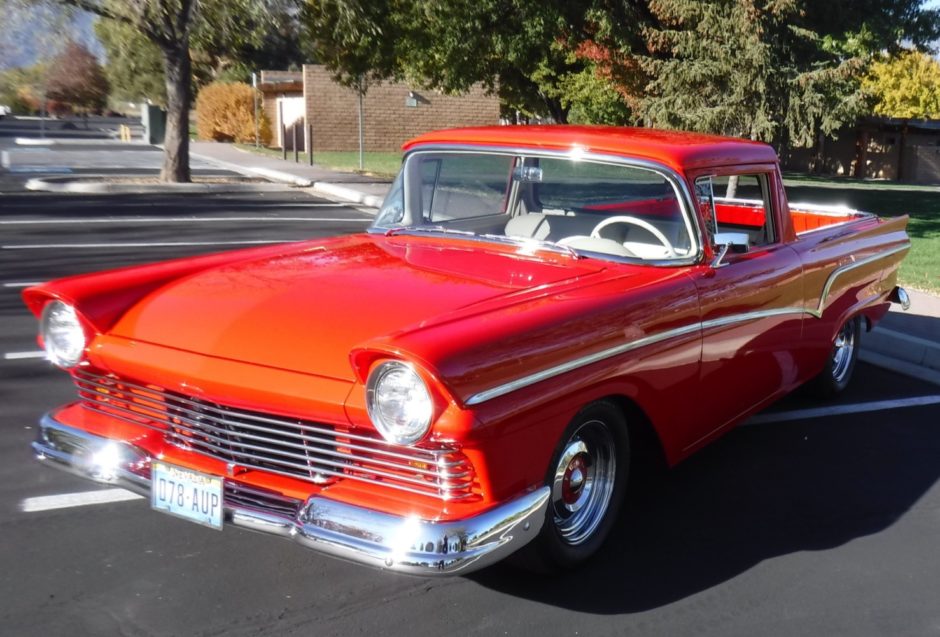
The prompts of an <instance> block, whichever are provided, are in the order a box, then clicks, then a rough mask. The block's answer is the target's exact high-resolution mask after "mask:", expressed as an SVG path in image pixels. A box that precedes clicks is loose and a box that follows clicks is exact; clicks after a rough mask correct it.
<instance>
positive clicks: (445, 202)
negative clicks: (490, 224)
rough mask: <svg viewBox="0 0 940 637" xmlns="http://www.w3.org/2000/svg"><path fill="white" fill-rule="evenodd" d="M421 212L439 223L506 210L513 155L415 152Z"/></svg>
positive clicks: (414, 159)
mask: <svg viewBox="0 0 940 637" xmlns="http://www.w3.org/2000/svg"><path fill="white" fill-rule="evenodd" d="M412 161H419V162H421V163H420V166H418V176H419V179H420V183H421V216H422V218H423V219H424V220H425V221H428V222H431V223H440V222H445V221H450V220H455V219H469V218H472V217H484V216H487V215H498V214H503V213H505V212H506V196H507V193H508V186H509V183H510V176H511V173H512V167H513V164H514V162H515V158H514V157H511V156H507V155H471V154H467V155H461V154H441V155H417V156H415V157H414V158H413V160H412Z"/></svg>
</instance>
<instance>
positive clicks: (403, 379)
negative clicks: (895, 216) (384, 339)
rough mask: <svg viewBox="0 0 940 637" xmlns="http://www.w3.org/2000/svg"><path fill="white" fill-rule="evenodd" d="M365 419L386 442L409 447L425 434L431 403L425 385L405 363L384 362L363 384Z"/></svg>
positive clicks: (431, 412)
mask: <svg viewBox="0 0 940 637" xmlns="http://www.w3.org/2000/svg"><path fill="white" fill-rule="evenodd" d="M366 406H367V408H368V410H369V418H371V419H372V424H374V425H375V427H376V429H378V430H379V433H381V434H382V436H384V437H385V439H386V440H388V441H389V442H394V443H398V444H402V445H410V444H411V443H413V442H417V441H418V440H420V439H421V438H422V436H424V434H426V433H427V432H428V428H429V427H430V426H431V416H432V415H433V413H434V401H432V400H431V392H429V391H428V388H427V385H425V384H424V381H423V380H421V377H420V376H418V373H417V372H415V370H414V369H413V368H412V367H411V366H410V365H408V364H406V363H401V362H399V361H388V362H386V363H382V364H381V365H379V366H378V367H376V368H375V369H374V370H372V373H371V374H369V380H368V382H367V383H366Z"/></svg>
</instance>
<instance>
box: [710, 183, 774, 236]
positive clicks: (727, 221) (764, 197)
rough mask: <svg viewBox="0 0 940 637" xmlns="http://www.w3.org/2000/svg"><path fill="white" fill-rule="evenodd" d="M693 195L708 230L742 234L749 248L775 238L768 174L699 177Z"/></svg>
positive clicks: (712, 232)
mask: <svg viewBox="0 0 940 637" xmlns="http://www.w3.org/2000/svg"><path fill="white" fill-rule="evenodd" d="M695 191H696V198H697V199H698V202H699V206H700V208H701V209H702V213H703V216H704V218H705V221H706V227H707V228H708V231H709V233H711V235H712V236H714V235H715V234H717V233H736V234H741V233H744V234H746V235H747V237H748V247H749V249H754V248H759V247H761V246H766V245H770V244H773V243H776V241H777V236H778V234H777V228H776V227H775V224H774V214H773V207H772V205H771V199H770V175H768V174H766V173H756V174H748V173H742V174H739V175H719V176H713V177H701V178H699V179H698V180H696V182H695Z"/></svg>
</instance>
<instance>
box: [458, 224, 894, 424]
mask: <svg viewBox="0 0 940 637" xmlns="http://www.w3.org/2000/svg"><path fill="white" fill-rule="evenodd" d="M910 246H911V244H910V242H907V243H905V244H903V245H900V246H897V247H895V248H891V249H889V250H885V251H883V252H878V253H876V254H873V255H870V256H868V257H865V258H864V259H860V260H858V261H855V262H853V263H849V264H846V265H842V266H839V267H838V268H836V269H834V270H833V271H832V272H831V273H830V274H829V277H828V278H827V279H826V284H825V285H824V286H823V290H822V293H821V294H820V298H819V304H818V305H817V306H816V309H815V310H810V309H805V308H800V307H783V308H774V309H770V310H758V311H755V312H744V313H742V314H732V315H728V316H723V317H721V318H717V319H710V320H707V321H696V322H695V323H690V324H689V325H685V326H683V327H677V328H674V329H671V330H666V331H665V332H660V333H658V334H652V335H650V336H646V337H643V338H640V339H637V340H634V341H629V342H627V343H623V344H621V345H617V346H615V347H610V348H608V349H605V350H601V351H599V352H595V353H593V354H589V355H587V356H582V357H579V358H576V359H573V360H570V361H568V362H566V363H562V364H560V365H556V366H554V367H549V368H548V369H543V370H541V371H539V372H535V373H534V374H529V375H527V376H523V377H521V378H517V379H516V380H513V381H510V382H508V383H504V384H502V385H498V386H496V387H493V388H491V389H487V390H484V391H481V392H478V393H476V394H473V395H472V396H470V398H468V399H467V401H466V405H467V406H473V405H479V404H480V403H484V402H486V401H488V400H492V399H493V398H498V397H499V396H504V395H506V394H509V393H511V392H514V391H516V390H518V389H522V388H523V387H528V386H530V385H534V384H535V383H538V382H541V381H543V380H548V379H550V378H554V377H555V376H559V375H561V374H564V373H566V372H570V371H573V370H575V369H578V368H580V367H585V366H587V365H591V364H593V363H598V362H600V361H602V360H606V359H608V358H613V357H614V356H619V355H620V354H625V353H627V352H630V351H633V350H635V349H639V348H641V347H645V346H647V345H653V344H655V343H660V342H662V341H666V340H669V339H671V338H677V337H679V336H685V335H687V334H691V333H693V332H696V331H705V330H709V329H713V328H716V327H725V326H728V325H734V324H736V323H745V322H748V321H754V320H758V319H764V318H771V317H775V316H787V315H803V314H809V315H810V316H813V317H815V318H817V319H820V318H822V314H823V310H824V309H825V305H826V301H827V300H828V297H829V293H830V292H831V291H832V286H833V284H834V283H835V281H836V279H838V278H839V277H840V276H841V275H843V274H845V273H846V272H849V271H851V270H854V269H855V268H860V267H862V266H864V265H868V264H870V263H874V262H875V261H878V260H880V259H884V258H887V257H890V256H892V255H895V254H897V253H899V252H903V251H904V250H907V249H909V248H910Z"/></svg>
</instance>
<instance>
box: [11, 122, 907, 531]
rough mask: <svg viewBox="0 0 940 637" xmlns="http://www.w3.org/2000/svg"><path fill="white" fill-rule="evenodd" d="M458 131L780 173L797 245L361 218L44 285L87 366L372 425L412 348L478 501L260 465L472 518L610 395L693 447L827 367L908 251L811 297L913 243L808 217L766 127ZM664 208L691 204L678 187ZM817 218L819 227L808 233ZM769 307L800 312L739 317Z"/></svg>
mask: <svg viewBox="0 0 940 637" xmlns="http://www.w3.org/2000/svg"><path fill="white" fill-rule="evenodd" d="M441 145H449V146H500V147H523V148H529V149H532V150H535V151H538V150H546V149H548V150H555V151H570V150H571V149H573V148H579V149H582V150H584V151H586V152H590V153H597V154H601V155H616V156H622V157H630V158H639V159H643V160H645V161H650V162H656V163H659V164H661V165H663V166H666V167H668V168H671V169H672V170H674V171H675V172H676V173H677V174H678V175H679V176H680V177H681V178H682V179H685V180H686V182H687V185H688V187H689V189H690V190H692V189H693V186H694V180H695V178H696V177H698V176H700V175H711V174H723V173H724V174H730V173H733V172H735V171H742V172H748V173H754V172H761V171H763V172H766V173H767V174H768V175H769V183H770V185H771V188H772V193H771V194H772V199H773V201H774V205H773V210H774V214H775V215H776V225H777V228H778V229H779V236H780V237H781V239H782V240H781V241H780V242H779V243H778V244H775V245H772V246H767V247H760V248H756V249H754V250H753V251H751V252H749V253H747V254H742V255H730V256H728V257H727V259H726V262H727V263H729V265H727V266H726V267H723V268H718V269H715V268H712V267H711V266H710V262H711V259H712V258H713V256H714V255H713V251H712V249H711V247H710V246H706V247H705V248H704V250H703V253H702V254H701V256H700V259H699V260H698V261H697V262H696V263H694V264H691V265H683V266H672V267H654V266H651V265H643V264H635V263H616V262H613V261H604V260H597V259H580V260H576V259H573V258H571V257H570V256H568V255H565V254H556V253H552V252H548V251H536V252H534V253H532V252H526V251H523V250H520V249H519V248H518V247H516V246H512V245H500V244H491V243H484V242H479V241H471V240H466V239H462V238H459V237H457V238H450V237H448V238H445V239H442V238H440V237H436V236H408V235H404V234H401V235H395V236H384V235H365V234H360V235H353V236H348V237H340V238H337V239H331V240H326V241H312V242H303V243H297V244H288V245H280V246H270V247H265V248H256V249H250V250H241V251H237V252H230V253H226V254H220V255H213V256H209V257H198V258H192V259H182V260H178V261H172V262H167V263H163V264H156V265H151V266H143V267H135V268H126V269H123V270H118V271H113V272H104V273H100V274H94V275H83V276H79V277H71V278H68V279H61V280H58V281H53V282H51V283H48V284H45V285H42V286H37V287H35V288H30V289H28V290H26V291H25V292H24V299H25V301H26V303H27V305H28V306H29V307H30V309H31V310H32V311H33V312H34V313H35V314H37V315H39V314H40V313H41V310H42V307H43V305H44V303H46V302H47V301H48V300H49V299H54V298H60V299H63V300H65V301H67V302H69V303H72V304H74V305H75V306H76V307H77V308H78V309H79V311H80V313H81V314H82V316H83V317H84V318H85V319H86V320H87V322H88V323H89V325H90V329H91V330H92V331H94V332H95V334H96V335H95V338H94V340H93V342H92V343H91V345H90V347H89V350H88V355H87V364H89V365H92V366H94V367H95V368H97V369H99V370H101V371H103V372H106V373H113V374H115V375H117V376H119V377H122V378H126V379H129V380H132V381H136V382H138V383H142V384H153V385H156V386H159V387H161V388H164V389H167V390H170V391H173V392H178V393H182V394H188V395H193V396H196V397H199V398H202V399H205V400H209V401H214V402H217V403H221V404H225V405H229V406H232V407H236V408H241V409H247V410H252V411H258V412H266V413H271V414H275V415H279V416H284V417H293V418H299V419H306V420H310V421H314V422H319V423H324V424H330V425H335V426H338V427H344V428H350V429H351V430H353V431H356V430H358V431H371V430H372V425H371V422H370V420H369V417H368V414H367V412H366V409H365V389H364V380H365V378H366V377H367V375H368V372H369V370H370V369H371V367H372V366H373V365H375V364H376V363H377V362H379V361H381V360H383V359H386V358H395V359H402V360H405V361H409V362H411V363H413V364H414V365H415V367H416V368H417V370H418V372H419V374H421V375H422V377H423V378H424V379H425V380H426V382H427V383H429V385H430V386H431V392H432V394H433V397H434V401H435V408H436V409H435V415H434V417H435V421H434V425H433V428H432V431H431V433H430V434H429V436H428V438H427V440H425V441H423V442H422V443H420V444H429V445H434V444H438V443H441V442H446V443H448V444H449V445H452V446H454V447H456V448H459V449H460V451H461V452H462V453H463V454H465V455H466V456H467V457H468V458H469V459H470V461H471V462H472V464H473V467H474V471H475V475H476V480H477V483H476V484H477V492H478V496H479V497H478V498H476V499H475V500H473V501H471V502H466V503H462V504H461V503H443V502H441V501H438V500H434V499H432V498H428V497H422V496H409V495H407V494H404V493H401V492H395V491H392V490H390V489H386V488H382V487H376V486H370V485H367V484H362V483H355V482H353V481H343V480H340V481H339V482H337V483H335V484H333V485H331V486H329V487H326V488H321V487H319V486H316V485H313V484H311V483H308V482H305V481H303V480H298V479H294V478H286V477H279V476H276V475H272V474H267V473H265V472H263V471H249V472H248V473H247V474H244V476H242V477H240V479H242V480H244V481H246V482H249V483H251V484H255V485H257V486H264V487H267V488H273V489H277V490H280V491H281V492H283V493H285V494H288V495H291V496H292V497H298V498H304V497H307V496H309V495H311V494H314V493H320V492H323V493H325V494H328V495H329V496H330V497H333V498H337V499H341V500H343V501H347V502H351V503H355V504H360V505H363V506H367V507H369V508H374V509H378V510H384V511H389V512H393V513H399V514H409V515H410V514H417V515H420V516H422V517H426V518H440V519H456V518H460V517H464V516H467V515H470V514H473V513H475V512H478V511H481V510H483V509H486V508H488V507H490V506H493V505H494V504H496V503H499V502H501V501H503V500H506V499H508V498H511V497H513V496H516V495H518V494H519V493H521V492H524V491H526V490H527V489H530V488H532V487H534V486H537V485H541V484H542V483H543V482H544V480H545V476H546V472H547V469H548V465H549V460H550V458H551V456H552V454H553V452H554V451H555V449H556V448H557V446H558V444H559V440H560V437H561V435H562V432H563V431H564V429H565V427H566V426H567V425H568V423H569V422H570V420H571V418H572V417H573V416H574V414H575V413H577V411H578V410H579V409H581V408H582V407H583V406H584V405H585V404H587V403H589V402H591V401H593V400H597V399H600V398H605V397H615V399H616V400H619V401H622V402H626V401H629V402H632V403H633V404H634V405H635V407H636V410H638V411H640V412H642V413H643V414H644V416H645V417H646V418H647V419H648V420H649V421H650V423H651V424H652V426H653V428H654V430H655V431H656V433H657V434H658V437H659V441H660V444H661V446H662V450H663V452H664V456H665V458H666V460H667V461H668V462H669V463H670V464H674V463H676V462H678V461H680V460H681V459H683V458H685V457H686V456H688V455H689V454H690V453H692V452H693V451H695V450H696V449H698V448H700V447H701V446H703V445H704V444H706V443H707V442H708V441H710V440H712V439H714V438H715V437H717V436H719V435H721V433H723V432H725V431H727V430H728V429H730V428H731V427H732V426H733V425H734V424H736V423H737V422H740V421H741V420H742V419H744V418H746V417H747V416H749V415H750V414H752V413H754V412H755V411H757V410H759V409H761V408H762V407H764V406H765V405H766V404H768V403H769V402H771V401H773V400H775V399H776V398H778V397H780V396H781V395H783V394H785V393H786V392H788V391H790V390H792V389H793V388H794V387H796V386H798V385H799V384H800V383H802V382H804V381H805V380H807V379H808V378H810V377H812V376H813V375H815V374H816V373H817V372H819V371H820V370H821V369H822V366H823V365H824V363H825V360H826V356H827V355H828V352H829V349H830V347H831V343H832V338H833V335H834V334H835V332H836V330H837V329H838V327H839V325H841V323H842V322H843V321H844V320H846V318H847V317H850V316H853V315H857V314H863V315H865V316H867V317H869V318H870V319H872V321H877V320H878V319H880V318H881V316H882V315H883V313H884V310H885V307H886V302H887V301H886V299H887V296H888V294H889V293H890V291H891V289H892V287H893V286H894V281H895V278H896V271H897V268H898V266H899V264H900V261H901V259H902V258H903V254H904V253H903V252H898V253H897V254H895V255H894V256H892V257H890V258H886V259H884V260H880V261H877V262H875V263H872V264H871V265H868V266H865V267H861V268H856V269H853V270H851V271H849V272H847V273H846V274H845V275H844V276H841V277H839V278H838V279H837V281H836V283H835V284H834V285H833V286H832V290H831V294H830V295H829V297H827V298H826V299H825V303H824V311H823V312H822V316H821V317H818V318H817V317H815V316H812V315H811V314H809V313H802V311H803V310H806V311H807V312H810V311H814V310H816V308H817V306H818V305H819V301H820V296H821V294H822V292H823V288H824V286H825V285H826V281H827V278H828V277H829V276H830V274H831V273H832V272H833V271H834V270H835V269H836V268H837V267H839V266H840V265H844V264H846V263H851V262H852V259H856V260H857V259H861V258H865V257H866V256H870V255H875V254H878V253H879V252H884V251H885V250H889V249H892V248H896V247H899V246H904V245H905V244H906V242H907V237H906V234H905V232H904V226H905V223H906V218H900V219H898V220H893V221H887V222H886V221H882V220H879V219H876V218H871V217H861V218H855V217H853V216H851V215H848V214H847V215H844V216H841V215H825V214H822V213H819V214H814V213H813V212H811V211H808V212H799V213H797V214H794V215H793V216H792V217H791V215H790V212H789V209H788V207H787V203H786V197H785V194H784V193H783V191H782V187H781V180H780V176H779V171H778V168H777V164H776V157H775V156H774V154H773V151H772V149H771V148H770V147H769V146H766V145H764V144H758V143H754V142H749V141H742V140H732V139H726V138H716V137H712V136H705V135H698V134H688V133H669V132H663V131H652V130H648V129H629V128H615V129H611V128H600V127H560V126H559V127H555V126H539V127H492V128H476V129H464V130H453V131H437V132H434V133H428V134H427V135H423V136H421V137H419V138H417V139H415V140H412V141H411V142H409V143H408V144H406V145H405V149H406V150H415V149H419V148H423V147H440V146H441ZM637 205H638V204H637V203H636V202H625V203H624V204H623V205H622V206H621V205H620V204H617V205H614V206H612V207H609V208H607V209H605V210H604V211H606V212H608V213H611V214H617V213H624V212H629V211H632V210H634V209H636V208H635V207H636V206H637ZM653 207H654V209H655V210H654V212H659V213H662V214H667V213H671V212H677V211H678V209H677V208H675V207H674V202H661V203H657V204H656V206H653ZM597 211H598V212H600V211H601V209H600V208H598V209H597ZM647 212H648V211H647ZM718 216H719V221H720V222H722V223H730V224H739V225H743V226H757V225H760V224H761V223H763V212H762V211H761V212H756V211H754V210H752V209H749V208H748V207H746V206H740V205H731V204H727V205H726V204H720V203H719V206H718ZM698 223H699V225H703V224H704V220H702V219H699V220H698ZM834 224H838V225H834ZM826 226H832V227H826ZM808 230H814V232H809V233H807V234H805V235H803V236H800V237H797V234H796V233H797V232H805V231H808ZM762 311H780V312H788V313H785V314H780V315H775V316H760V317H756V318H754V319H751V320H744V321H737V320H735V317H738V316H740V315H742V314H747V313H753V312H762ZM725 320H729V321H730V322H729V323H728V324H720V325H714V324H711V323H708V322H720V321H725ZM702 322H706V328H705V329H704V330H702V329H699V328H697V327H696V328H695V329H691V330H689V331H686V332H684V333H681V334H677V335H676V336H674V337H673V338H669V339H666V340H662V341H661V342H656V343H654V344H651V345H647V346H645V347H639V348H637V349H634V350H632V351H627V352H622V353H619V354H617V355H613V356H609V357H607V358H605V359H603V360H600V361H597V362H593V363H591V364H587V365H583V366H580V367H578V368H577V369H574V370H571V371H568V372H566V373H562V374H558V375H556V376H553V377H551V378H548V379H546V380H542V381H541V382H537V383H534V384H531V385H529V386H527V387H524V388H521V389H517V390H516V391H513V392H511V393H507V394H505V395H502V396H499V397H496V398H493V399H491V400H487V401H485V402H481V403H479V404H476V405H470V404H469V401H470V400H471V399H472V397H473V396H474V395H476V394H478V393H480V392H484V391H487V390H490V389H492V388H494V387H499V386H501V385H503V384H506V383H511V382H513V381H515V380H518V379H520V378H522V377H525V376H527V375H530V374H533V373H535V372H538V371H542V370H546V369H551V368H553V367H556V366H559V365H562V364H565V363H568V362H570V361H573V360H578V359H581V358H584V357H587V356H591V355H594V354H597V353H599V352H605V351H608V350H611V349H612V348H617V347H620V346H623V345H624V344H625V343H633V342H638V341H641V340H642V339H647V338H655V337H657V336H658V335H661V334H663V333H667V332H669V331H670V330H679V329H681V328H684V327H687V326H690V325H692V326H698V325H699V324H700V323H702ZM709 325H712V326H711V327H708V326H709ZM631 413H633V412H632V411H631ZM58 417H59V418H60V419H61V420H62V421H63V422H66V423H68V424H70V425H72V426H74V427H78V428H82V429H86V430H88V431H91V432H93V433H97V434H100V435H105V436H109V437H114V438H117V439H120V440H127V441H133V442H134V444H137V445H139V446H141V447H143V448H145V449H147V450H149V451H150V452H151V453H153V454H155V455H156V454H163V455H164V456H165V457H166V459H167V460H168V461H170V462H173V463H177V464H181V465H184V466H188V467H192V468H194V469H198V470H201V471H206V472H214V473H220V472H222V471H223V470H224V467H222V466H221V463H219V462H218V461H215V460H212V459H209V458H204V457H201V456H199V455H197V454H194V453H192V452H186V451H183V450H180V449H176V448H174V447H170V446H167V445H166V444H165V443H164V442H163V440H162V437H161V436H160V435H158V434H156V433H155V432H153V431H152V430H149V429H146V428H143V427H139V426H136V425H132V424H128V423H124V422H120V421H118V420H115V419H112V418H108V417H106V416H102V415H97V414H92V413H90V412H88V411H86V410H85V409H82V408H81V407H78V406H69V407H66V408H65V409H63V410H62V411H60V412H59V414H58ZM569 495H570V496H571V497H574V496H573V495H572V494H569Z"/></svg>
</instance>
